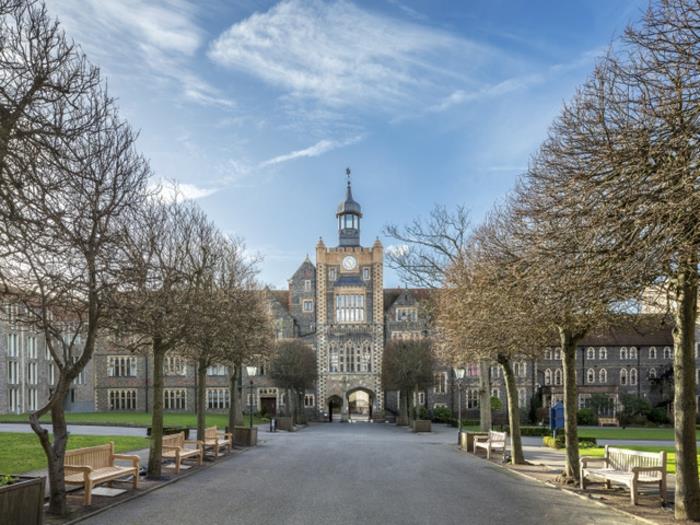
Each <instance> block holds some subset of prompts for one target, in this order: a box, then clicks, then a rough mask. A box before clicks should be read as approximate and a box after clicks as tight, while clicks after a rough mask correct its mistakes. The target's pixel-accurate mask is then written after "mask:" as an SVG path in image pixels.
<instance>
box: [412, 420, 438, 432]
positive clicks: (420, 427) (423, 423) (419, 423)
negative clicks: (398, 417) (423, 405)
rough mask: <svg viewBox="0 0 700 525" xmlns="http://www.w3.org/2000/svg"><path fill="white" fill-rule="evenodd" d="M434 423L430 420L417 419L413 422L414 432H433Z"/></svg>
mask: <svg viewBox="0 0 700 525" xmlns="http://www.w3.org/2000/svg"><path fill="white" fill-rule="evenodd" d="M432 424H433V422H432V421H430V420H429V419H416V420H414V421H413V431H414V432H432V431H433V429H432Z"/></svg>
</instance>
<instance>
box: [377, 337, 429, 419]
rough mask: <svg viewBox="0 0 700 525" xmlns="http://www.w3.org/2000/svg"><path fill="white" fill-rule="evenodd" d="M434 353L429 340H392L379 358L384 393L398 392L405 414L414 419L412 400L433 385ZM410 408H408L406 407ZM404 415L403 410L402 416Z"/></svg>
mask: <svg viewBox="0 0 700 525" xmlns="http://www.w3.org/2000/svg"><path fill="white" fill-rule="evenodd" d="M434 362H435V361H434V354H433V348H432V343H431V341H430V340H429V339H421V340H417V341H391V342H390V343H389V344H387V345H386V347H385V348H384V353H383V355H382V384H383V385H384V389H385V390H400V391H401V395H402V399H401V401H400V403H401V402H402V403H405V405H406V412H407V413H408V414H409V416H410V417H411V418H414V416H415V414H414V412H415V407H413V403H412V400H411V398H412V397H413V394H416V393H417V392H418V391H419V390H422V389H425V388H428V387H429V386H430V385H432V384H433V380H434V379H433V365H434ZM408 405H410V406H408ZM403 413H404V411H403V409H402V414H403Z"/></svg>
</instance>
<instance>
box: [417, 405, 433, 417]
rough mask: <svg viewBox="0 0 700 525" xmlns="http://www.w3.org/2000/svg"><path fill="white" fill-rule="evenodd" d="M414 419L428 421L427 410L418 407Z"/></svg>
mask: <svg viewBox="0 0 700 525" xmlns="http://www.w3.org/2000/svg"><path fill="white" fill-rule="evenodd" d="M416 419H430V417H429V414H428V409H427V408H425V407H420V408H419V409H418V410H417V411H416Z"/></svg>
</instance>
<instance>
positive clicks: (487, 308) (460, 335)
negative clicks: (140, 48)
mask: <svg viewBox="0 0 700 525" xmlns="http://www.w3.org/2000/svg"><path fill="white" fill-rule="evenodd" d="M508 220H509V218H508V216H507V214H505V213H504V210H496V211H495V212H493V213H492V214H491V216H490V217H489V219H488V220H487V221H486V223H485V224H484V225H483V226H481V227H479V228H478V229H477V230H476V232H475V235H474V236H473V237H472V241H471V242H470V243H469V245H468V249H467V250H465V251H464V252H463V253H462V255H461V256H460V258H459V259H458V260H457V261H456V262H455V263H454V264H453V265H452V266H451V267H450V268H449V271H448V273H447V276H446V286H445V288H444V289H443V290H442V291H441V293H440V307H439V315H438V326H440V328H441V333H442V334H443V340H444V343H443V344H442V345H441V346H440V347H439V348H440V355H441V357H442V358H443V360H445V361H447V362H452V363H456V364H458V365H462V364H463V363H465V362H469V361H472V362H474V361H479V362H481V363H485V364H487V365H488V363H491V362H496V363H498V364H499V365H500V366H501V368H502V370H503V375H504V378H505V386H506V393H507V397H508V419H509V423H510V437H511V450H512V455H511V460H512V461H513V463H516V464H519V463H524V457H523V450H522V440H521V437H520V408H519V401H518V392H517V386H516V379H515V373H514V370H513V363H514V362H515V361H521V360H523V359H526V358H532V357H533V356H534V355H536V354H537V353H539V351H540V348H543V346H544V345H543V341H545V340H546V338H545V337H543V336H544V334H545V333H546V329H544V330H543V328H542V326H541V325H539V324H538V323H537V317H536V316H537V311H536V309H535V308H534V307H533V306H534V304H535V303H536V300H535V301H533V299H532V298H531V297H529V296H528V295H527V289H526V287H525V286H524V285H523V282H522V281H521V280H520V279H518V275H519V273H520V269H521V265H522V261H521V259H520V253H519V249H518V247H517V244H516V243H515V242H514V239H513V238H512V236H511V232H510V231H509V228H508ZM481 373H482V374H483V373H488V371H484V370H481Z"/></svg>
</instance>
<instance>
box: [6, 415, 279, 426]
mask: <svg viewBox="0 0 700 525" xmlns="http://www.w3.org/2000/svg"><path fill="white" fill-rule="evenodd" d="M28 419H29V418H28V416H27V414H3V415H1V416H0V423H27V421H28ZM41 421H42V422H45V423H48V422H50V421H51V416H50V415H46V416H44V417H43V418H41ZM66 421H67V422H68V423H70V424H73V425H80V424H88V425H106V426H131V427H149V426H151V414H150V413H149V412H66ZM163 421H164V425H165V426H170V427H174V426H178V427H179V426H184V427H190V428H193V427H196V426H197V415H196V414H194V413H192V412H178V413H173V412H167V413H166V414H165V415H164V418H163ZM206 421H207V426H213V425H216V426H217V427H219V428H220V429H223V428H224V427H226V426H227V425H228V414H207V415H206ZM267 421H269V420H268V419H265V418H261V417H257V416H256V417H254V418H253V423H254V424H259V423H265V422H267ZM245 424H246V425H247V424H248V417H245Z"/></svg>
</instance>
